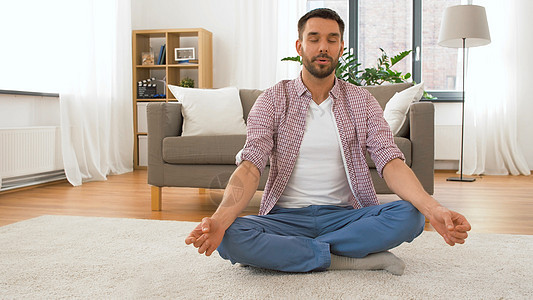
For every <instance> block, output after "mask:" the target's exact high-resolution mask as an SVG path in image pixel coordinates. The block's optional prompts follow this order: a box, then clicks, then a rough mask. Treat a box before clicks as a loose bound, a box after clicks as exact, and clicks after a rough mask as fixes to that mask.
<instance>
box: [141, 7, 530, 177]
mask: <svg viewBox="0 0 533 300" xmlns="http://www.w3.org/2000/svg"><path fill="white" fill-rule="evenodd" d="M238 3H239V1H238V0H224V1H209V0H195V1H185V0H160V1H157V2H153V1H149V0H132V28H133V29H134V30H139V29H166V28H195V27H202V28H205V29H207V30H209V31H211V32H212V33H213V69H214V70H213V76H214V78H213V86H214V87H215V88H217V87H224V86H229V85H236V79H235V78H236V76H235V74H231V73H232V72H231V70H233V67H232V66H233V65H234V64H235V62H236V61H237V60H238V59H239V58H238V57H236V56H235V55H234V54H233V52H234V51H233V49H235V47H237V46H238V45H236V38H235V26H236V20H237V18H241V16H238V15H237V14H236V13H235V7H236V5H237V4H238ZM521 3H523V5H524V9H522V10H521V15H520V18H519V22H520V24H522V26H521V31H522V32H521V33H519V36H521V37H522V38H521V39H520V41H519V47H518V48H519V50H518V51H519V52H518V53H519V55H520V56H521V57H522V58H523V61H524V63H523V64H522V69H521V70H520V74H519V76H518V78H519V82H518V86H519V90H518V96H519V103H518V116H517V117H518V118H517V125H518V129H519V130H518V142H519V145H520V147H521V150H522V152H523V154H524V155H525V156H526V159H527V162H528V164H529V168H530V169H531V170H533V134H532V133H531V132H532V131H531V129H530V128H533V116H532V115H533V96H532V95H533V90H532V89H531V82H533V74H532V72H531V71H530V69H531V67H533V57H532V56H531V54H530V52H531V51H530V49H532V48H533V29H531V28H533V18H531V17H530V16H529V14H530V12H531V11H533V1H527V0H522V1H521ZM489 63H490V62H489ZM258 71H259V70H258ZM494 81H495V82H494V83H491V84H490V86H489V87H488V88H494V87H496V88H497V81H498V77H497V71H496V70H495V76H494ZM460 116H461V108H460V105H457V103H455V104H454V103H442V104H438V105H437V107H436V125H437V126H451V127H450V130H454V129H453V128H452V127H454V126H455V127H454V128H455V129H457V126H458V125H459V126H460V124H461V122H460ZM459 132H460V131H459ZM437 138H438V139H439V140H438V141H436V144H437V146H438V145H439V144H453V143H457V145H456V147H455V148H457V149H460V145H459V143H460V136H459V139H457V138H455V139H453V138H451V139H448V140H447V139H446V138H443V137H442V135H439V134H438V135H437ZM452 148H453V147H450V149H452ZM450 149H437V150H436V152H437V154H438V153H440V154H443V153H447V154H446V155H448V154H449V153H450V152H449V151H451V150H450ZM440 150H443V151H440ZM444 156H445V155H444V154H443V157H444ZM458 158H459V155H457V159H458ZM448 161H453V160H448ZM455 165H456V163H455V164H447V165H446V166H451V168H454V166H455ZM446 166H445V167H442V168H444V169H447V168H448V167H446ZM437 168H439V166H438V165H437Z"/></svg>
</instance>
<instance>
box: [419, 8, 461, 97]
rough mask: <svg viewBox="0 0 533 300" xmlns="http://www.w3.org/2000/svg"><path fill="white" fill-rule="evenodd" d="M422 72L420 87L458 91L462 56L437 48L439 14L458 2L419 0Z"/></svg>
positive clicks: (457, 50)
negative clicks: (420, 8)
mask: <svg viewBox="0 0 533 300" xmlns="http://www.w3.org/2000/svg"><path fill="white" fill-rule="evenodd" d="M422 2H423V3H422V70H421V71H422V72H421V79H422V80H423V81H424V86H425V88H426V89H427V90H431V91H455V90H461V82H460V81H461V80H462V76H461V74H462V72H463V70H462V63H463V56H462V55H460V53H462V52H460V51H461V49H453V48H445V47H441V46H439V45H437V41H438V39H439V32H440V24H441V19H442V13H443V12H444V10H445V9H446V7H448V6H453V5H459V4H461V1H460V0H448V1H436V0H424V1H422Z"/></svg>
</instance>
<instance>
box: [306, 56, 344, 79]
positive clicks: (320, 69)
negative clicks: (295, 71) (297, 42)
mask: <svg viewBox="0 0 533 300" xmlns="http://www.w3.org/2000/svg"><path fill="white" fill-rule="evenodd" d="M302 54H303V55H302V63H303V65H304V67H305V68H306V69H307V71H309V73H311V75H313V76H315V77H316V78H320V79H322V78H326V77H328V76H329V75H331V73H333V72H334V71H335V68H336V67H337V64H338V63H339V57H337V58H336V59H334V58H333V57H331V56H329V55H327V54H325V53H323V54H319V55H317V56H315V57H312V58H311V59H308V58H307V57H306V56H305V53H302ZM319 58H326V59H328V60H329V61H330V62H331V64H330V65H329V66H325V65H318V66H316V65H314V64H313V62H314V61H315V60H317V59H319Z"/></svg>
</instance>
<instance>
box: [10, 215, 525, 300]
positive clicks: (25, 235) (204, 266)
mask: <svg viewBox="0 0 533 300" xmlns="http://www.w3.org/2000/svg"><path fill="white" fill-rule="evenodd" d="M195 225H196V223H191V222H176V221H154V220H134V219H112V218H92V217H69V216H43V217H39V218H35V219H31V220H27V221H23V222H19V223H15V224H10V225H7V226H3V227H0V298H1V299H28V298H31V299H43V298H46V299H49V298H91V299H99V298H106V299H109V298H121V299H123V298H135V299H136V298H138V299H159V298H171V299H213V298H217V299H220V298H224V299H359V298H361V299H501V298H504V299H515V298H516V299H533V236H524V235H522V236H519V235H498V234H476V233H475V232H474V233H472V234H471V237H470V238H469V240H468V242H467V244H465V245H460V246H456V247H449V246H447V245H446V244H445V243H444V242H443V241H442V239H441V238H440V237H439V236H438V235H437V234H436V233H434V232H424V233H423V234H422V235H421V236H420V237H419V238H417V239H416V240H415V241H414V242H413V243H411V244H403V245H401V246H400V247H398V248H396V249H394V250H393V251H392V252H394V253H395V254H396V255H398V256H399V257H401V258H402V259H403V260H404V261H405V263H406V264H407V268H406V270H405V274H404V275H403V276H399V277H398V276H393V275H390V274H388V273H386V272H383V271H328V272H315V273H306V274H285V273H280V272H273V271H268V270H261V269H255V268H251V267H239V266H233V265H231V263H229V262H228V261H225V260H223V259H222V258H220V257H219V256H218V254H217V253H216V252H215V254H214V255H213V256H211V257H205V256H200V255H199V254H198V253H197V252H196V249H195V248H193V247H192V246H186V245H185V244H184V239H185V237H186V235H187V234H188V233H189V232H190V230H191V229H192V228H193V227H194V226H195Z"/></svg>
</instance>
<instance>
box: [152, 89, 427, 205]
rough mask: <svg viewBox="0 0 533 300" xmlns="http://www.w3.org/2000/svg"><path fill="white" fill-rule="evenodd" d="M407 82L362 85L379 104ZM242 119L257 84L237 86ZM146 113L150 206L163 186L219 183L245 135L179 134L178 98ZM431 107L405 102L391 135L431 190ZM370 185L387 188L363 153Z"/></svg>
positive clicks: (255, 94)
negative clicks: (250, 87)
mask: <svg viewBox="0 0 533 300" xmlns="http://www.w3.org/2000/svg"><path fill="white" fill-rule="evenodd" d="M409 86H411V84H410V83H401V84H393V85H384V86H373V87H365V88H366V89H368V90H369V91H370V93H372V95H373V96H374V97H375V98H376V99H377V100H378V102H379V103H380V105H381V107H382V108H384V107H385V104H386V103H387V101H388V100H389V99H390V98H391V97H392V96H393V95H394V93H396V92H399V91H402V90H404V89H406V88H407V87H409ZM239 93H240V97H241V102H242V106H243V111H244V119H245V120H246V119H247V117H248V113H249V111H250V109H251V107H252V106H253V104H254V102H255V100H256V99H257V97H258V96H259V95H260V94H261V91H259V90H240V91H239ZM147 119H148V184H150V185H151V189H152V210H161V200H162V188H163V187H193V188H207V189H222V188H225V186H226V184H227V182H228V180H229V177H230V175H231V174H232V173H233V171H234V170H235V168H236V166H235V155H236V154H237V152H238V151H239V150H240V149H241V148H242V147H243V145H244V142H245V140H246V136H245V135H229V136H180V134H181V128H182V116H181V104H179V103H176V102H174V103H165V102H164V103H159V102H158V103H150V104H149V105H148V107H147ZM433 128H434V107H433V104H432V103H431V102H417V103H413V104H411V106H410V110H409V113H408V121H406V124H405V125H404V127H403V128H402V130H401V131H400V133H399V134H398V135H397V136H396V137H395V138H394V139H395V142H396V144H397V145H398V147H399V148H400V150H401V151H402V152H403V153H404V154H405V157H406V163H407V165H409V166H410V167H411V169H412V170H413V171H414V173H415V174H416V176H417V177H418V179H419V180H420V182H421V183H422V185H423V187H424V188H425V189H426V191H427V192H428V193H430V194H433V168H434V129H433ZM367 162H368V165H369V168H370V171H371V174H372V179H373V183H374V187H375V189H376V192H377V193H378V194H388V193H391V191H390V190H389V188H388V187H387V185H386V183H385V181H384V180H383V179H382V178H380V177H379V175H378V174H377V171H376V169H375V165H374V162H373V161H372V160H370V158H369V156H368V155H367ZM268 171H269V169H268V166H267V168H266V169H265V171H264V172H263V176H262V177H261V180H260V183H259V189H260V190H262V189H263V188H264V186H265V183H266V179H267V176H268Z"/></svg>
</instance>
